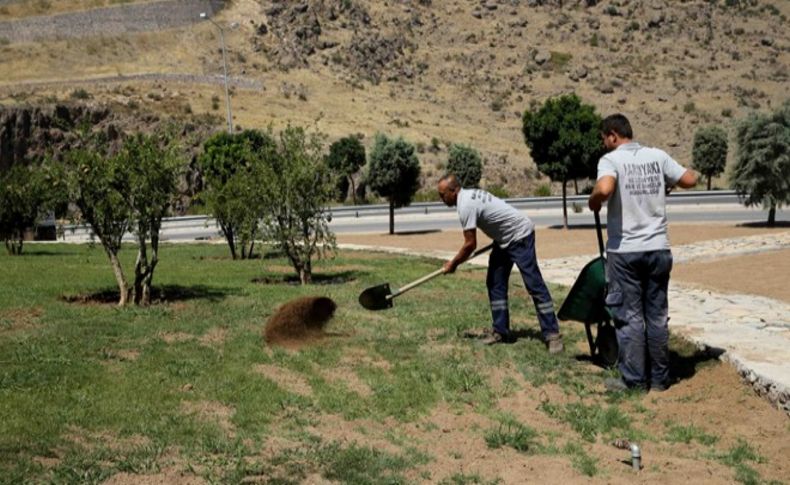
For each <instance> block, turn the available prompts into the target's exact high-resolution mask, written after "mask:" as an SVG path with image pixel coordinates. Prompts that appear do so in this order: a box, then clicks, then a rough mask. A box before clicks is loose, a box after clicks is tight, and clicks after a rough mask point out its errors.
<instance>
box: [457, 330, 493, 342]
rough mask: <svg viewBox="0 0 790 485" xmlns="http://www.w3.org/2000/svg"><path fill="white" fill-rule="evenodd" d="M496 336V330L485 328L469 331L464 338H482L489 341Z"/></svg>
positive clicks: (464, 334) (465, 332) (466, 331)
mask: <svg viewBox="0 0 790 485" xmlns="http://www.w3.org/2000/svg"><path fill="white" fill-rule="evenodd" d="M494 334H496V332H494V329H493V328H491V327H484V328H472V329H469V330H465V331H464V333H462V334H461V335H463V337H464V338H482V339H487V338H491V336H492V335H494Z"/></svg>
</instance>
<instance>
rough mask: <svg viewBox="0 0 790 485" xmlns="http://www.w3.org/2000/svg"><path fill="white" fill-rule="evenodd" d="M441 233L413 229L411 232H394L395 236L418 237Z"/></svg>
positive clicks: (437, 230)
mask: <svg viewBox="0 0 790 485" xmlns="http://www.w3.org/2000/svg"><path fill="white" fill-rule="evenodd" d="M437 232H442V231H441V229H415V230H413V231H395V234H394V235H395V236H420V235H423V234H434V233H437Z"/></svg>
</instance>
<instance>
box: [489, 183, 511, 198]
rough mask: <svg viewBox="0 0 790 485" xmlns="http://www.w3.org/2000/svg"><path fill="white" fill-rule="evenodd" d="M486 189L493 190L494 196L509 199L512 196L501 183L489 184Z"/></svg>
mask: <svg viewBox="0 0 790 485" xmlns="http://www.w3.org/2000/svg"><path fill="white" fill-rule="evenodd" d="M486 190H487V191H489V192H491V194H492V195H493V196H494V197H499V198H500V199H507V198H508V197H510V192H508V191H507V189H506V188H504V187H503V186H502V185H500V184H493V185H489V186H488V187H486Z"/></svg>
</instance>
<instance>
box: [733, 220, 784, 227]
mask: <svg viewBox="0 0 790 485" xmlns="http://www.w3.org/2000/svg"><path fill="white" fill-rule="evenodd" d="M735 227H750V228H759V229H784V228H788V227H790V221H776V222H775V223H774V225H773V227H769V226H768V221H752V222H741V223H739V224H736V225H735Z"/></svg>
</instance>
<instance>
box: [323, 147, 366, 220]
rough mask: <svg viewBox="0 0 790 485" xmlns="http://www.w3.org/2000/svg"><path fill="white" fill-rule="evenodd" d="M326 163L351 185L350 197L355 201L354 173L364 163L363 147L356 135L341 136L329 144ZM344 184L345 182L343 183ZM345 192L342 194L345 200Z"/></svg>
mask: <svg viewBox="0 0 790 485" xmlns="http://www.w3.org/2000/svg"><path fill="white" fill-rule="evenodd" d="M326 163H327V165H328V166H329V168H330V169H331V170H333V171H334V172H336V173H337V174H338V175H340V176H342V177H344V178H345V179H346V180H347V181H348V184H349V185H350V186H351V198H352V200H353V201H354V204H355V205H356V203H357V189H356V187H355V186H354V174H355V173H357V172H358V171H359V169H360V168H362V166H363V165H365V147H364V146H363V145H362V142H361V141H360V140H359V137H358V136H347V137H345V138H341V139H339V140H337V141H336V142H334V143H332V144H331V145H330V146H329V155H327V157H326ZM344 185H345V184H344ZM345 195H346V194H345V193H343V194H342V196H343V200H345Z"/></svg>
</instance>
